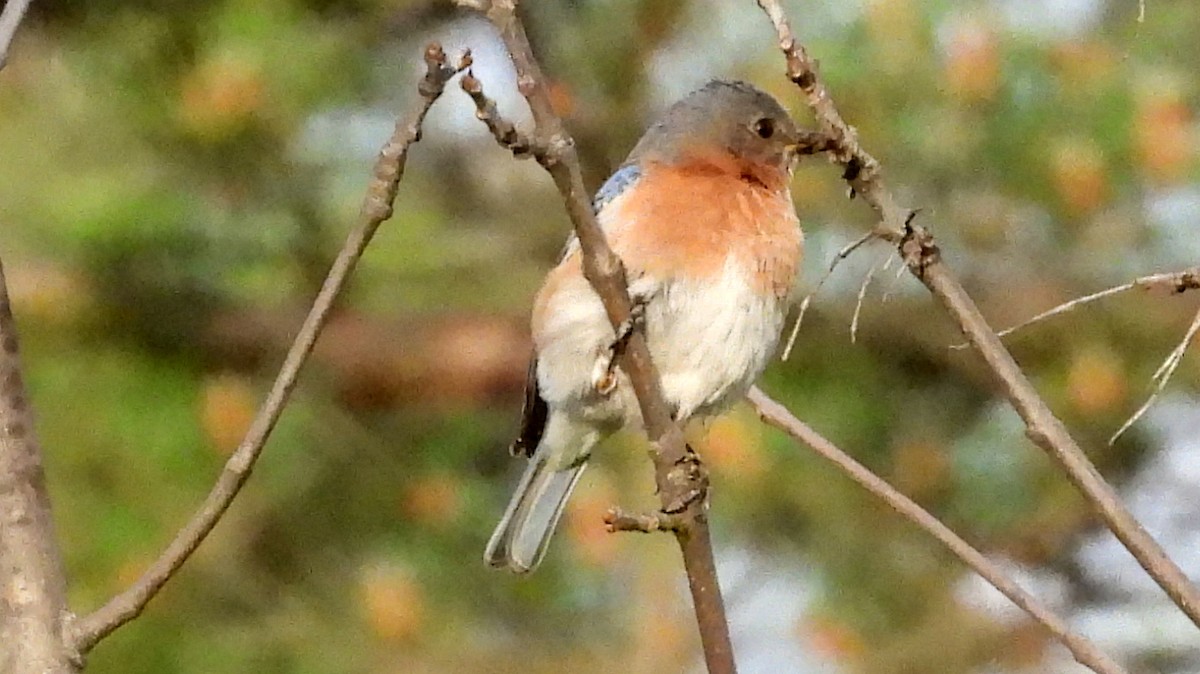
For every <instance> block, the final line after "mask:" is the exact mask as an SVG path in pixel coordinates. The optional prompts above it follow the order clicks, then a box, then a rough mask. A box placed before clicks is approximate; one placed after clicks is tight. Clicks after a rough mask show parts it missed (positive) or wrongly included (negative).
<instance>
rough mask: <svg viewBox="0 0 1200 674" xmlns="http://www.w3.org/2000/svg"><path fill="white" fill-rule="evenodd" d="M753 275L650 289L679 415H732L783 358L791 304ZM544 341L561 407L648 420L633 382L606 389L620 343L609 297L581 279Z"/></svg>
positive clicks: (544, 387) (649, 321)
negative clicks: (604, 358) (600, 379)
mask: <svg viewBox="0 0 1200 674" xmlns="http://www.w3.org/2000/svg"><path fill="white" fill-rule="evenodd" d="M750 273H751V272H750V270H748V269H746V268H745V267H744V266H742V265H739V264H737V263H736V260H735V258H734V257H733V256H730V258H729V259H728V260H727V261H726V264H725V265H724V268H723V269H722V271H721V273H720V274H719V275H718V277H717V278H716V279H708V280H706V281H705V282H699V281H696V280H690V279H689V280H676V281H670V282H667V283H665V284H662V285H660V286H658V287H657V288H654V289H650V288H645V287H644V286H646V285H647V284H646V282H645V279H640V280H637V281H634V283H633V290H634V291H635V292H639V291H646V290H648V291H649V292H650V293H651V294H650V296H649V300H648V303H647V306H646V314H645V316H646V334H647V340H648V343H649V345H650V353H651V357H652V358H653V360H654V365H655V366H656V367H657V369H658V372H659V375H660V377H661V380H662V385H663V393H664V395H665V397H666V399H667V402H668V404H670V405H671V406H672V407H673V408H674V409H675V411H676V416H677V417H678V418H684V419H686V418H690V417H692V416H695V415H701V416H703V415H710V414H718V413H720V412H723V411H724V410H725V409H726V408H728V407H729V406H730V405H732V404H733V403H734V402H736V401H737V400H738V399H740V398H741V397H742V396H743V395H745V393H746V391H747V390H748V389H749V387H750V386H751V385H752V384H753V383H754V381H755V380H757V379H758V377H759V375H761V374H762V371H763V369H764V368H765V367H766V364H767V361H768V360H769V359H770V358H771V355H772V354H773V353H774V352H775V348H776V346H777V345H778V342H779V334H780V331H781V329H782V327H783V321H784V316H785V311H786V302H785V301H784V300H781V299H778V298H776V297H774V296H766V297H764V296H762V295H761V294H759V293H756V292H754V290H753V289H752V287H751V284H750V278H749V276H750ZM549 303H550V306H548V307H547V311H546V319H545V323H544V324H543V326H542V330H541V334H540V335H538V336H539V338H540V339H539V340H538V345H537V347H538V384H539V387H540V389H541V394H542V396H543V397H544V398H545V399H546V401H547V402H548V403H549V404H550V407H551V408H558V409H567V410H573V411H574V412H575V413H576V414H577V415H578V416H579V417H580V418H581V419H587V420H589V421H591V422H593V423H597V422H603V423H604V424H605V425H613V426H618V425H622V424H625V423H634V422H637V421H639V420H640V414H638V407H637V402H636V400H635V399H634V398H633V395H632V392H631V391H630V386H629V383H628V380H627V379H626V378H625V376H624V375H623V374H620V375H619V379H618V382H619V383H618V389H617V392H615V393H614V394H612V395H611V396H608V397H603V396H600V395H599V394H597V393H596V391H595V390H594V388H593V385H592V370H593V365H594V363H595V359H596V356H597V355H598V354H599V353H601V352H602V351H603V350H605V349H607V348H608V346H609V344H611V343H612V340H613V330H612V327H611V325H610V324H609V322H608V318H607V316H606V314H605V313H604V308H603V306H602V305H601V303H600V299H599V297H598V296H597V295H596V294H595V292H594V291H593V290H592V289H591V286H589V285H588V283H587V281H585V280H584V279H583V278H580V277H575V278H572V279H571V280H570V281H568V282H566V283H564V284H563V285H562V286H561V287H559V288H558V289H557V292H555V293H554V295H553V297H551V298H550V300H549Z"/></svg>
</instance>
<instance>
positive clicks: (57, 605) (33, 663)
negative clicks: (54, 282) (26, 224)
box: [0, 267, 80, 674]
mask: <svg viewBox="0 0 1200 674" xmlns="http://www.w3.org/2000/svg"><path fill="white" fill-rule="evenodd" d="M66 588H67V583H66V575H65V573H64V571H63V564H62V557H61V555H60V554H59V550H58V542H57V539H56V538H55V535H54V521H53V518H52V517H51V514H50V497H49V495H48V494H47V493H46V475H45V473H44V472H43V470H42V453H41V448H40V447H39V445H38V441H37V436H36V434H35V433H34V419H33V409H32V407H31V405H30V404H29V398H28V396H27V395H26V392H25V383H24V379H23V377H22V376H21V360H20V357H19V355H18V347H17V326H16V322H15V321H14V320H13V315H12V308H11V306H10V305H9V299H8V290H7V286H6V284H5V281H4V269H3V268H2V267H0V643H2V644H4V646H3V647H2V648H0V671H2V672H12V673H13V674H43V673H50V674H67V673H68V672H77V671H79V669H80V662H79V658H78V656H77V655H76V654H74V653H73V652H72V651H71V650H70V649H68V648H65V647H64V646H63V639H62V634H63V632H64V630H65V626H64V622H65V621H66V618H67V616H68V613H67V603H66V602H67V600H66Z"/></svg>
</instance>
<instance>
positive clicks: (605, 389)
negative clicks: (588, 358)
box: [592, 295, 648, 396]
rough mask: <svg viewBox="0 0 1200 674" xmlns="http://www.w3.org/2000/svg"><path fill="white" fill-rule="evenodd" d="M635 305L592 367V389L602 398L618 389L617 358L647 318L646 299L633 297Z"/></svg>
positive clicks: (597, 356)
mask: <svg viewBox="0 0 1200 674" xmlns="http://www.w3.org/2000/svg"><path fill="white" fill-rule="evenodd" d="M631 299H632V300H633V305H632V306H631V307H630V308H629V315H628V316H626V317H625V320H623V321H621V324H620V325H618V326H617V330H616V335H615V337H613V341H612V342H611V343H609V345H608V347H607V348H604V349H601V351H600V353H599V354H597V355H596V362H595V364H594V365H593V366H592V388H594V389H595V390H596V392H597V393H599V394H600V395H602V396H607V395H609V394H611V393H612V392H613V391H615V390H616V388H617V372H616V368H617V357H618V356H620V355H621V353H622V352H623V351H624V350H625V346H626V345H627V344H628V343H629V338H630V337H631V336H632V335H633V331H634V329H635V328H637V326H638V324H639V323H641V322H642V321H644V320H645V318H646V302H647V299H648V298H646V297H642V296H640V295H633V296H632V297H631Z"/></svg>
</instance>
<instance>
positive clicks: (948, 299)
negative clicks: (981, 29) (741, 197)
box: [757, 0, 1200, 626]
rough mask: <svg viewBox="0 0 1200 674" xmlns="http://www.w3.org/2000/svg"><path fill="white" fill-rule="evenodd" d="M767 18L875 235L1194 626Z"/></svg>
mask: <svg viewBox="0 0 1200 674" xmlns="http://www.w3.org/2000/svg"><path fill="white" fill-rule="evenodd" d="M757 2H758V5H759V7H761V8H762V9H763V10H764V11H765V12H766V14H767V16H768V18H770V20H771V23H772V25H773V26H774V27H775V32H776V34H777V36H778V38H779V48H780V50H781V51H783V53H784V56H785V58H786V59H787V76H788V78H789V79H791V80H792V81H793V82H794V83H795V84H796V85H797V86H798V87H800V90H801V91H802V92H803V93H804V95H805V98H806V101H807V103H808V105H809V107H810V108H811V109H812V111H813V114H814V115H815V116H816V118H817V123H818V126H819V128H820V130H821V131H822V132H823V133H825V134H826V135H828V136H829V138H830V141H831V143H832V145H833V146H834V147H832V148H831V149H830V150H829V155H830V156H831V157H832V158H833V159H834V161H836V162H837V163H839V164H840V165H841V166H842V168H843V174H842V177H843V178H844V179H845V180H846V182H847V183H848V184H849V185H850V186H851V188H852V190H853V192H854V193H857V194H860V195H862V198H863V200H864V201H866V202H867V204H868V205H870V206H871V208H873V209H874V210H875V212H876V214H877V215H878V216H879V218H880V220H881V225H880V226H878V227H877V228H876V230H875V231H876V232H878V233H879V235H880V236H882V237H884V238H887V239H888V240H889V241H892V243H894V244H896V245H897V246H898V247H899V250H900V255H901V257H902V259H903V260H904V262H905V265H906V266H907V267H908V269H909V271H910V272H911V273H912V274H913V276H915V277H916V278H917V279H918V280H920V281H921V282H922V283H923V284H925V287H926V288H928V289H929V291H930V292H931V293H932V294H933V296H934V297H935V298H936V299H937V300H938V301H939V302H940V303H941V304H942V306H943V308H944V309H945V310H946V311H947V313H949V315H950V316H951V317H952V318H953V319H954V320H955V322H956V323H958V326H959V328H960V329H961V330H962V331H963V334H964V335H965V336H966V337H967V339H968V341H969V342H970V343H971V345H972V346H973V347H974V348H975V349H976V351H977V352H978V353H979V354H980V356H982V358H983V360H984V362H985V363H986V364H987V366H988V369H989V370H990V371H991V372H992V374H993V375H994V376H995V378H996V379H997V380H998V381H999V382H1000V384H1001V391H1002V392H1003V393H1004V396H1005V397H1006V398H1007V399H1008V401H1009V403H1010V404H1011V405H1012V406H1013V408H1014V409H1015V410H1016V411H1017V413H1018V414H1019V415H1020V416H1021V419H1022V420H1023V421H1024V422H1025V426H1026V434H1027V435H1028V436H1029V437H1030V439H1032V440H1033V441H1034V443H1035V444H1037V445H1038V446H1039V447H1041V448H1042V449H1043V450H1044V451H1046V452H1047V453H1048V454H1050V456H1051V457H1052V458H1054V459H1055V460H1056V461H1057V462H1058V464H1059V466H1060V467H1061V468H1062V469H1063V471H1064V472H1066V473H1067V475H1068V477H1069V478H1070V479H1071V481H1072V482H1073V483H1074V484H1075V486H1076V487H1077V488H1078V489H1079V490H1080V492H1082V493H1083V495H1084V496H1085V497H1086V498H1087V500H1088V502H1089V503H1091V505H1092V506H1093V508H1095V510H1096V511H1097V513H1099V515H1100V517H1101V519H1102V520H1103V521H1104V523H1105V525H1106V526H1107V527H1108V529H1109V530H1110V531H1112V532H1113V534H1114V535H1115V536H1116V537H1117V539H1118V540H1120V541H1121V543H1122V544H1123V545H1124V546H1125V548H1126V549H1127V550H1129V552H1130V553H1131V554H1132V555H1133V556H1134V557H1135V558H1136V559H1137V561H1138V563H1139V564H1141V566H1142V568H1143V569H1145V570H1146V572H1147V573H1148V574H1149V575H1150V576H1151V577H1152V578H1153V579H1154V581H1155V582H1156V583H1158V585H1159V586H1160V587H1162V589H1163V590H1164V591H1165V592H1166V593H1167V595H1168V596H1169V597H1170V598H1171V600H1172V601H1173V602H1174V603H1175V605H1176V606H1178V607H1179V608H1180V610H1182V611H1183V612H1184V613H1185V614H1186V615H1187V616H1188V618H1190V619H1191V620H1192V622H1193V623H1195V624H1196V625H1197V626H1200V592H1198V591H1197V589H1196V587H1195V586H1194V585H1192V583H1191V581H1189V580H1188V577H1187V576H1186V575H1185V574H1184V573H1183V571H1182V570H1180V568H1179V566H1178V565H1176V564H1175V562H1173V561H1172V560H1171V559H1170V558H1169V557H1168V556H1167V554H1166V552H1165V551H1164V550H1163V549H1162V546H1160V545H1159V544H1158V542H1157V541H1155V540H1154V538H1152V537H1151V536H1150V535H1149V534H1148V533H1146V530H1145V529H1143V528H1142V526H1141V524H1140V523H1138V521H1137V520H1136V519H1135V518H1134V517H1133V515H1132V514H1130V512H1129V510H1128V509H1127V508H1126V507H1125V505H1124V503H1122V502H1121V499H1120V497H1118V496H1117V493H1116V491H1115V490H1113V488H1112V486H1111V485H1109V484H1108V483H1107V482H1106V481H1105V480H1104V478H1103V476H1101V475H1100V472H1099V471H1097V470H1096V467H1095V466H1094V465H1092V463H1091V461H1089V460H1088V458H1087V455H1086V454H1084V452H1083V450H1082V449H1081V448H1080V447H1079V445H1078V444H1077V443H1076V442H1075V440H1074V438H1072V437H1071V434H1070V433H1069V432H1068V431H1067V429H1066V427H1065V426H1064V425H1063V423H1062V422H1061V421H1060V420H1059V419H1058V417H1056V416H1055V415H1054V413H1053V412H1051V411H1050V408H1049V407H1048V406H1047V405H1046V403H1045V401H1043V400H1042V399H1041V397H1040V396H1039V395H1038V393H1037V389H1035V388H1034V386H1033V384H1031V383H1030V381H1029V379H1028V377H1026V376H1025V374H1024V372H1022V371H1021V368H1020V366H1019V365H1017V363H1016V361H1015V360H1014V359H1013V357H1012V355H1011V354H1010V353H1009V352H1008V350H1007V349H1005V347H1004V344H1003V342H1001V341H1000V338H999V337H997V336H996V333H995V332H993V331H992V329H991V327H990V326H988V324H987V321H986V320H985V319H984V318H983V315H982V314H981V313H980V312H979V308H978V307H976V306H975V302H974V301H973V300H972V299H971V297H970V296H969V295H968V294H967V292H966V290H964V289H963V287H962V285H961V284H960V283H959V282H958V280H957V278H956V277H955V276H954V274H953V272H952V271H951V270H950V268H949V266H948V265H947V264H946V263H945V261H943V260H942V257H941V251H940V250H939V249H938V247H937V245H936V244H935V243H934V241H933V237H932V236H931V235H930V234H929V232H927V231H926V230H925V229H924V228H923V227H920V226H919V225H914V224H913V223H912V216H913V214H914V211H911V210H906V209H903V208H901V207H900V206H899V204H898V203H897V202H896V200H895V198H894V197H893V196H892V193H891V191H890V190H888V189H887V187H886V185H885V184H884V182H883V180H882V179H881V177H880V173H881V168H880V165H879V162H878V161H876V160H875V158H874V157H872V156H871V155H869V154H867V153H866V151H865V150H863V149H862V147H861V146H860V145H859V144H858V138H857V136H856V134H855V132H854V129H853V128H852V127H850V126H849V125H847V124H846V123H845V121H843V120H842V117H841V115H840V114H839V113H838V110H837V107H836V106H835V105H834V103H833V99H832V98H831V97H830V95H829V92H828V91H827V90H826V88H825V85H824V84H823V83H822V81H821V79H820V77H819V76H818V74H817V67H816V62H815V61H813V60H812V58H810V57H809V55H808V53H807V51H806V50H805V49H804V47H803V46H802V45H801V44H799V43H798V42H797V41H796V38H795V36H794V35H793V34H792V29H791V27H790V25H789V24H788V20H787V17H786V15H785V14H784V11H783V8H782V7H781V6H780V4H779V2H778V0H757Z"/></svg>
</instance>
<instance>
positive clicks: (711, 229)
mask: <svg viewBox="0 0 1200 674" xmlns="http://www.w3.org/2000/svg"><path fill="white" fill-rule="evenodd" d="M800 141H801V133H800V131H799V129H798V128H797V125H796V124H795V122H794V121H793V120H792V118H791V116H790V115H789V114H788V113H787V111H786V110H785V109H784V108H783V106H782V105H780V103H779V102H778V101H777V100H776V99H775V98H773V97H772V96H771V95H769V94H767V93H765V92H763V91H762V90H760V89H758V88H757V87H755V86H753V85H751V84H748V83H746V82H741V81H728V80H712V81H710V82H708V83H707V84H705V85H704V86H702V87H701V88H699V89H697V90H695V91H692V92H691V93H689V94H687V95H686V96H684V97H683V98H681V99H680V100H678V101H677V102H676V103H674V104H673V105H671V106H670V107H669V108H667V110H666V111H665V112H664V113H663V114H662V115H661V116H660V117H659V118H658V119H657V120H656V121H655V122H654V123H653V124H652V125H651V126H650V127H649V128H648V129H647V130H646V131H645V133H644V134H643V136H642V137H641V139H640V140H639V141H638V142H637V143H636V145H635V146H634V148H633V150H632V151H631V152H630V154H629V156H628V158H627V159H626V160H625V161H624V162H623V163H622V164H621V165H620V166H619V167H618V169H617V170H616V171H615V172H614V173H613V174H612V175H611V177H609V178H608V180H607V181H606V182H605V183H604V184H603V186H602V187H601V188H600V190H599V191H598V192H597V193H596V196H595V199H594V200H593V206H594V208H595V211H596V217H597V221H598V223H599V224H600V227H601V228H602V230H603V231H604V234H605V237H606V239H607V240H608V243H609V245H610V246H611V248H612V249H613V251H614V252H615V253H616V254H617V255H618V256H619V257H620V258H621V261H622V262H623V264H624V265H625V268H626V272H627V278H628V281H629V293H630V297H631V298H632V299H633V301H634V305H635V308H636V309H637V312H636V313H637V315H638V316H639V317H640V321H641V322H642V326H643V329H644V333H645V338H646V344H647V347H648V349H649V351H650V355H651V360H652V361H653V363H654V365H655V366H656V368H657V370H658V374H659V377H660V379H661V382H662V392H663V396H664V398H665V400H666V402H667V404H668V405H669V407H670V409H671V412H672V416H673V418H674V419H675V420H676V421H677V422H680V423H686V422H688V421H690V420H693V419H707V418H710V417H712V416H714V415H717V414H720V413H722V412H724V411H726V410H727V409H728V408H729V407H731V406H732V405H733V403H735V402H736V401H738V400H740V399H741V398H742V397H744V396H745V394H746V393H747V391H748V390H749V388H750V386H752V385H753V384H754V382H755V381H756V380H757V379H758V377H759V376H760V375H761V374H762V372H763V370H764V368H765V367H766V365H767V362H768V361H769V360H770V358H771V356H772V355H773V354H774V353H775V350H776V348H777V347H778V344H779V338H780V333H781V331H782V328H783V323H784V320H785V317H786V314H787V311H788V308H789V304H790V296H791V293H792V290H793V286H794V283H795V278H796V274H797V269H798V266H799V263H800V258H801V255H802V252H803V234H802V232H801V230H800V221H799V218H798V217H797V215H796V210H795V206H794V205H793V203H792V198H791V192H790V182H791V177H792V174H793V171H794V169H795V166H796V163H797V160H798V156H799V147H800ZM581 256H582V252H581V251H580V247H579V243H578V240H577V239H575V237H574V236H572V237H571V240H570V241H569V242H568V244H567V246H566V249H565V251H564V253H563V255H562V257H561V260H560V262H559V263H558V265H557V266H555V267H554V268H553V269H552V270H551V271H550V272H549V273H548V275H547V276H546V279H545V281H544V283H543V284H542V286H541V289H540V290H539V291H538V293H537V295H536V296H535V299H534V303H533V311H532V317H531V332H532V336H533V346H534V349H533V350H534V353H533V357H532V359H531V362H530V366H529V371H528V377H527V383H526V388H525V401H524V406H523V410H522V418H521V425H520V429H519V432H518V436H517V438H516V440H515V441H514V442H513V443H512V446H511V448H510V449H511V451H512V453H513V454H515V455H518V456H524V457H526V458H527V459H528V465H527V466H526V468H525V471H524V474H523V475H522V476H521V479H520V481H519V482H518V484H517V487H516V490H515V492H514V494H513V496H512V499H511V500H510V502H509V504H508V507H507V508H506V509H505V511H504V515H503V517H502V518H501V520H500V523H499V524H498V525H497V526H496V529H495V532H494V533H493V534H492V536H491V539H490V540H489V541H488V544H487V548H486V551H485V553H484V561H485V562H486V564H487V565H489V566H493V567H499V568H507V569H509V570H511V571H513V572H516V573H519V574H524V573H529V572H531V571H533V570H534V569H536V568H537V566H538V564H539V563H540V562H541V561H542V558H543V557H544V555H545V554H546V549H547V546H548V544H549V542H550V538H551V535H552V534H553V532H554V528H555V526H556V525H557V523H558V520H559V518H560V517H561V515H562V512H563V507H564V506H565V504H566V502H567V499H568V497H569V496H570V494H571V491H572V489H573V488H574V487H575V484H576V483H577V482H578V481H579V477H580V475H581V474H582V473H583V470H584V468H585V467H586V465H587V462H588V459H589V457H590V456H591V453H592V450H593V449H594V448H595V446H596V445H597V443H599V442H600V441H601V440H603V439H604V438H605V437H607V436H609V435H611V434H612V433H614V432H616V431H617V430H619V429H621V428H622V427H624V426H626V425H631V426H632V425H634V424H638V425H640V423H641V413H640V410H639V407H638V404H637V399H636V398H635V397H634V394H633V391H632V390H631V386H630V383H629V381H628V379H627V377H626V376H625V375H624V373H622V372H620V371H619V370H617V371H615V372H614V371H613V367H612V362H613V358H614V357H615V350H616V349H617V346H616V344H617V342H618V339H617V338H618V331H617V330H615V329H614V328H613V326H612V324H611V323H610V321H609V319H608V317H607V314H606V313H605V311H604V307H603V305H602V304H601V301H600V298H599V296H598V295H597V294H596V293H595V291H594V290H593V289H592V287H591V286H590V285H589V284H588V281H587V280H586V279H585V278H584V276H583V269H582V261H581Z"/></svg>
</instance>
